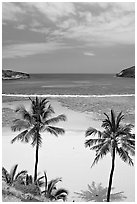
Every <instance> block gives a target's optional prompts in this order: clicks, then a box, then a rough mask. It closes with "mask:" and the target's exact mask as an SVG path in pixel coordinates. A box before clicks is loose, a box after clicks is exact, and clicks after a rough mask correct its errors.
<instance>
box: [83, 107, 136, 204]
mask: <svg viewBox="0 0 137 204" xmlns="http://www.w3.org/2000/svg"><path fill="white" fill-rule="evenodd" d="M104 114H105V116H106V119H104V120H103V123H102V127H103V128H104V129H105V130H104V131H103V132H101V131H98V130H96V129H94V128H92V127H90V128H88V129H87V131H86V134H85V135H86V137H87V136H90V135H92V136H94V135H96V134H98V137H96V138H91V139H88V140H86V142H85V147H90V149H91V150H95V151H96V156H95V159H94V162H93V164H92V166H93V165H95V164H96V163H98V161H99V160H100V159H101V158H103V157H104V156H105V155H106V154H107V153H109V152H110V153H111V157H112V167H111V172H110V177H109V185H108V192H107V202H109V201H110V192H111V186H112V179H113V173H114V168H115V156H116V154H118V155H119V156H120V158H121V159H122V160H123V161H124V162H127V163H128V164H129V165H134V163H133V160H132V158H131V157H130V156H134V155H135V134H132V133H131V130H132V127H133V125H131V124H125V125H124V124H123V125H122V124H121V121H122V119H123V118H124V115H123V114H122V112H120V113H119V114H118V116H117V117H116V116H115V113H114V111H113V110H111V116H110V117H109V116H108V115H107V114H106V113H104Z"/></svg>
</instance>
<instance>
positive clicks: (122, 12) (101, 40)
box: [2, 2, 135, 46]
mask: <svg viewBox="0 0 137 204" xmlns="http://www.w3.org/2000/svg"><path fill="white" fill-rule="evenodd" d="M2 15H3V23H4V22H6V23H7V22H8V21H10V22H11V21H13V24H14V21H16V28H18V29H25V28H26V27H27V29H28V30H30V31H33V32H40V33H43V34H45V39H48V41H49V40H51V39H52V40H53V39H56V40H57V41H58V40H59V41H62V42H65V41H67V40H72V41H76V42H79V43H83V44H85V46H113V45H117V44H126V45H128V44H134V43H135V4H134V3H132V2H131V3H129V2H124V3H119V2H108V3H107V2H105V3H104V2H92V3H91V2H79V3H76V2H75V3H73V2H72V3H70V2H56V3H53V2H42V3H41V2H24V3H7V2H4V3H3V13H2ZM24 19H25V20H24ZM17 23H18V25H17Z"/></svg>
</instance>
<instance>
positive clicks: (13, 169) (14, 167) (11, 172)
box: [10, 164, 18, 181]
mask: <svg viewBox="0 0 137 204" xmlns="http://www.w3.org/2000/svg"><path fill="white" fill-rule="evenodd" d="M17 167H18V164H15V165H14V166H13V167H12V169H11V170H10V177H11V181H13V180H14V177H15V174H16V170H17Z"/></svg>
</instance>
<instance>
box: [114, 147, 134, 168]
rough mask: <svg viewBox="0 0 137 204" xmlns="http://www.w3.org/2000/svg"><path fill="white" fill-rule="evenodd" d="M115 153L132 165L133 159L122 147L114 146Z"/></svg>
mask: <svg viewBox="0 0 137 204" xmlns="http://www.w3.org/2000/svg"><path fill="white" fill-rule="evenodd" d="M116 151H117V153H118V154H119V156H120V158H121V159H122V160H123V161H124V162H127V163H128V164H129V165H131V166H134V163H133V160H132V159H131V158H130V156H129V154H128V152H127V151H125V150H124V148H122V147H120V148H118V147H117V148H116Z"/></svg>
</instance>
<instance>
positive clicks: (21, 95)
mask: <svg viewBox="0 0 137 204" xmlns="http://www.w3.org/2000/svg"><path fill="white" fill-rule="evenodd" d="M2 96H9V97H24V98H25V97H36V96H37V97H50V98H57V97H58V98H91V97H94V98H105V97H131V96H135V94H112V95H59V94H56V95H51V94H45V95H40V94H2Z"/></svg>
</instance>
